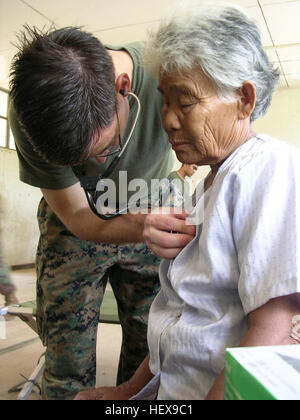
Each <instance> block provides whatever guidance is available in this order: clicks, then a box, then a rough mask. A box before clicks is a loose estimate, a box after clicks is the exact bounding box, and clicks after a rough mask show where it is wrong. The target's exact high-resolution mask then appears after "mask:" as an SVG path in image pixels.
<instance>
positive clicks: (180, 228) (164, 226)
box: [143, 208, 196, 259]
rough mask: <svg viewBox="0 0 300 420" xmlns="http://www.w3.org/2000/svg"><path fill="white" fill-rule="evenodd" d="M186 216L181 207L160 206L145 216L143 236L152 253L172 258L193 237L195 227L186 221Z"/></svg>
mask: <svg viewBox="0 0 300 420" xmlns="http://www.w3.org/2000/svg"><path fill="white" fill-rule="evenodd" d="M188 216H189V215H188V213H186V212H185V211H183V210H182V209H177V210H176V209H172V208H160V209H157V210H156V211H155V212H152V213H151V214H149V215H148V216H147V217H146V219H145V227H144V232H143V236H144V239H145V241H146V244H147V246H148V247H149V248H150V249H151V250H152V251H153V252H154V254H156V255H158V256H159V257H162V258H166V259H173V258H175V257H176V256H177V255H178V254H179V253H180V252H181V251H182V249H183V248H184V247H185V246H186V245H187V244H188V243H189V242H190V241H191V240H192V239H194V237H195V234H196V227H195V226H193V225H189V224H188V223H187V221H186V219H187V217H188Z"/></svg>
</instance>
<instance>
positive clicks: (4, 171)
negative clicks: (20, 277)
mask: <svg viewBox="0 0 300 420" xmlns="http://www.w3.org/2000/svg"><path fill="white" fill-rule="evenodd" d="M40 197H41V193H40V190H39V189H38V188H32V187H30V186H28V185H25V184H23V183H22V182H20V181H19V169H18V159H17V154H16V152H15V151H13V150H6V149H3V148H0V208H1V216H0V217H1V227H2V240H3V246H4V256H5V261H6V263H7V264H9V265H22V264H31V263H33V262H34V261H35V253H36V247H37V242H38V227H37V221H36V210H37V205H38V202H39V200H40Z"/></svg>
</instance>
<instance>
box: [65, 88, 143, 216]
mask: <svg viewBox="0 0 300 420" xmlns="http://www.w3.org/2000/svg"><path fill="white" fill-rule="evenodd" d="M120 93H121V95H123V96H126V95H129V96H132V97H133V98H134V99H135V100H136V103H137V111H136V115H135V118H134V121H133V124H132V127H131V130H130V132H129V134H128V136H127V139H126V140H125V142H124V146H123V147H122V149H121V150H120V152H119V153H118V155H117V156H116V157H115V158H114V159H113V161H112V162H111V164H110V165H109V167H108V168H107V169H106V170H105V171H104V173H103V174H101V175H97V176H85V175H84V174H83V168H82V165H81V166H76V167H73V172H74V174H75V175H76V176H77V178H78V179H79V181H80V185H81V187H82V188H83V189H84V192H85V195H86V198H87V201H88V204H89V206H90V209H91V210H92V212H93V213H94V214H95V215H96V216H97V217H99V218H100V219H102V220H112V219H114V218H115V217H118V216H121V215H122V214H124V213H127V211H128V210H129V207H125V208H123V209H121V210H120V209H119V210H118V211H116V212H114V213H109V214H103V213H101V212H100V211H98V210H97V206H96V203H97V200H98V198H99V195H100V194H99V188H97V186H99V182H100V183H101V181H102V180H104V179H107V178H108V177H109V175H111V174H112V172H113V171H114V170H115V168H116V166H117V165H118V163H119V161H120V159H121V157H122V155H123V153H124V152H125V150H126V148H127V146H128V143H129V141H130V139H131V137H132V134H133V131H134V129H135V126H136V123H137V120H138V118H139V115H140V111H141V103H140V100H139V98H138V97H137V96H136V95H135V94H134V93H132V92H126V93H125V92H124V90H120Z"/></svg>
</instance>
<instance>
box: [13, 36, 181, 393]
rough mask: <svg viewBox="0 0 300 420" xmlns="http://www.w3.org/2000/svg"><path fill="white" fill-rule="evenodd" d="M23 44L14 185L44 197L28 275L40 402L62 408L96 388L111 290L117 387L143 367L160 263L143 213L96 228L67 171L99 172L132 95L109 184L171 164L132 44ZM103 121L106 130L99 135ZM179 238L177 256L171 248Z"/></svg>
mask: <svg viewBox="0 0 300 420" xmlns="http://www.w3.org/2000/svg"><path fill="white" fill-rule="evenodd" d="M29 38H31V39H29ZM22 39H24V40H25V41H24V44H23V45H21V47H20V53H19V54H18V56H17V57H16V59H15V60H14V63H13V72H12V74H13V78H12V81H11V87H12V89H11V94H12V96H11V97H12V101H13V105H14V108H15V109H13V108H11V109H10V113H9V119H10V124H11V128H12V130H13V133H14V138H15V142H16V148H17V152H18V156H19V163H20V179H21V180H22V181H23V182H26V183H28V184H30V185H32V186H35V187H38V188H41V190H42V193H43V198H42V201H41V203H40V206H39V210H38V221H39V227H40V241H39V246H38V253H37V264H36V265H37V321H38V327H39V333H40V336H41V338H42V340H43V343H44V344H45V346H47V351H46V368H45V372H44V376H43V383H42V385H43V387H42V388H43V396H44V398H47V399H71V398H73V397H74V396H75V395H76V394H77V393H78V392H79V391H81V390H83V389H85V388H93V387H94V386H95V373H96V342H97V335H96V332H97V327H98V321H99V308H100V306H101V302H102V299H103V294H104V291H105V287H106V284H107V281H108V280H109V281H110V283H111V286H112V288H113V291H114V294H115V296H116V299H117V304H118V310H119V318H120V323H121V326H122V331H123V342H122V350H121V356H120V364H119V373H118V383H121V382H124V381H126V380H127V379H129V378H130V377H131V376H132V374H133V373H134V371H135V369H136V368H137V367H138V366H139V364H140V362H141V361H142V360H143V359H144V357H145V355H146V354H147V352H148V349H147V337H146V336H147V320H148V312H149V308H150V304H151V302H152V300H153V299H154V297H155V295H156V294H157V292H158V289H159V279H158V268H159V263H160V261H159V259H158V258H157V257H156V256H155V255H154V254H153V253H152V252H151V251H150V250H149V249H148V248H147V246H146V245H145V243H144V239H143V234H142V232H143V227H144V219H145V217H146V216H145V214H130V213H128V214H124V215H122V216H121V217H118V218H115V219H113V220H110V221H103V220H100V219H99V218H97V217H96V216H95V215H94V214H93V213H92V211H91V210H90V208H89V206H88V203H87V200H86V197H85V194H84V191H83V189H82V188H81V187H80V184H79V183H78V179H77V178H76V176H75V175H74V173H73V171H72V168H71V167H72V166H76V165H77V164H78V163H81V162H82V161H83V160H84V161H86V159H88V160H87V161H86V164H85V166H86V170H87V175H90V174H91V175H95V174H99V173H103V171H104V170H105V169H107V167H108V165H109V164H110V163H111V161H112V158H113V157H111V156H109V155H108V153H106V154H105V155H104V152H105V151H106V150H108V149H110V145H111V144H116V142H117V141H118V140H117V139H118V137H122V138H127V135H128V133H129V132H130V129H131V127H132V123H133V121H134V119H135V115H136V103H135V102H134V101H133V100H132V98H131V97H129V96H127V94H126V92H130V91H132V92H134V93H135V94H136V95H137V96H138V97H139V98H140V102H141V105H142V112H141V114H140V118H139V120H138V123H137V125H136V128H135V131H134V133H133V136H132V139H131V140H130V143H129V145H128V147H127V149H126V151H125V153H124V154H123V155H122V158H121V159H120V161H119V164H118V167H117V170H115V171H114V173H113V174H111V175H110V176H109V177H110V179H111V180H113V181H114V182H115V184H116V185H117V187H118V185H119V171H126V175H127V176H128V184H127V185H126V187H128V186H129V184H130V181H131V180H135V179H143V180H145V181H146V182H147V184H148V185H150V183H151V180H152V179H164V178H165V177H166V176H167V175H168V174H169V173H170V172H171V170H172V168H173V165H174V160H173V154H172V151H171V148H170V144H169V142H168V138H167V136H166V133H164V131H163V129H162V125H161V117H160V113H161V107H162V98H161V96H160V94H159V93H158V91H157V79H156V78H155V77H153V76H151V75H149V74H148V73H147V71H146V70H145V69H143V68H142V66H141V60H140V47H139V46H138V45H136V44H132V45H129V46H122V47H111V46H109V47H107V48H104V47H103V46H102V44H100V42H99V40H98V39H96V38H94V37H92V36H91V35H90V34H87V33H85V32H83V31H81V30H78V29H76V28H62V29H60V30H58V31H54V32H52V33H48V34H42V35H41V34H39V33H36V32H35V30H30V33H29V34H26V36H24V38H22ZM28 39H29V40H28ZM44 59H45V60H44ZM102 62H105V66H104V67H103V65H102ZM101 66H102V67H101ZM82 75H83V77H81V76H82ZM92 76H95V77H92ZM105 77H106V79H104V81H103V83H102V79H103V78H105ZM111 79H112V80H111ZM25 81H26V83H24V82H25ZM100 82H101V83H102V85H101V86H100V88H99V86H98V84H99V83H100ZM110 88H111V90H109V89H110ZM107 90H108V91H107ZM81 94H82V96H80V95H81ZM103 98H105V101H106V102H105V104H104V103H103ZM101 101H102V102H101ZM114 101H115V103H114ZM108 110H110V111H112V116H111V118H110V119H109V121H110V122H109V124H108V125H107V124H106V125H105V124H104V123H103V125H101V124H102V122H101V121H102V119H101V118H102V117H103V121H104V120H105V118H104V117H107V115H106V114H105V112H104V111H108ZM102 114H103V115H102ZM104 114H105V115H104ZM100 117H101V118H100ZM94 120H95V121H96V129H95V130H94V132H93V135H92V136H91V134H90V132H91V129H90V128H91V126H92V124H93V123H94V122H95V121H94ZM20 122H21V126H22V129H21V126H20ZM99 126H100V129H99ZM108 146H109V147H108ZM103 156H105V158H104V157H103ZM126 187H125V188H126ZM128 196H129V195H128ZM178 229H179V228H178ZM178 229H176V231H178ZM176 236H178V235H174V247H177V246H179V245H178V244H177V239H176ZM180 246H181V244H180ZM100 310H101V309H100ZM107 345H108V346H109V345H110V343H107Z"/></svg>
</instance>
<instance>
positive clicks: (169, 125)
mask: <svg viewBox="0 0 300 420" xmlns="http://www.w3.org/2000/svg"><path fill="white" fill-rule="evenodd" d="M162 121H163V126H164V129H165V130H166V131H174V130H180V128H181V124H180V120H179V118H178V116H177V114H176V112H175V110H174V109H173V108H172V107H170V106H169V107H166V108H165V109H163V110H162Z"/></svg>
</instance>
